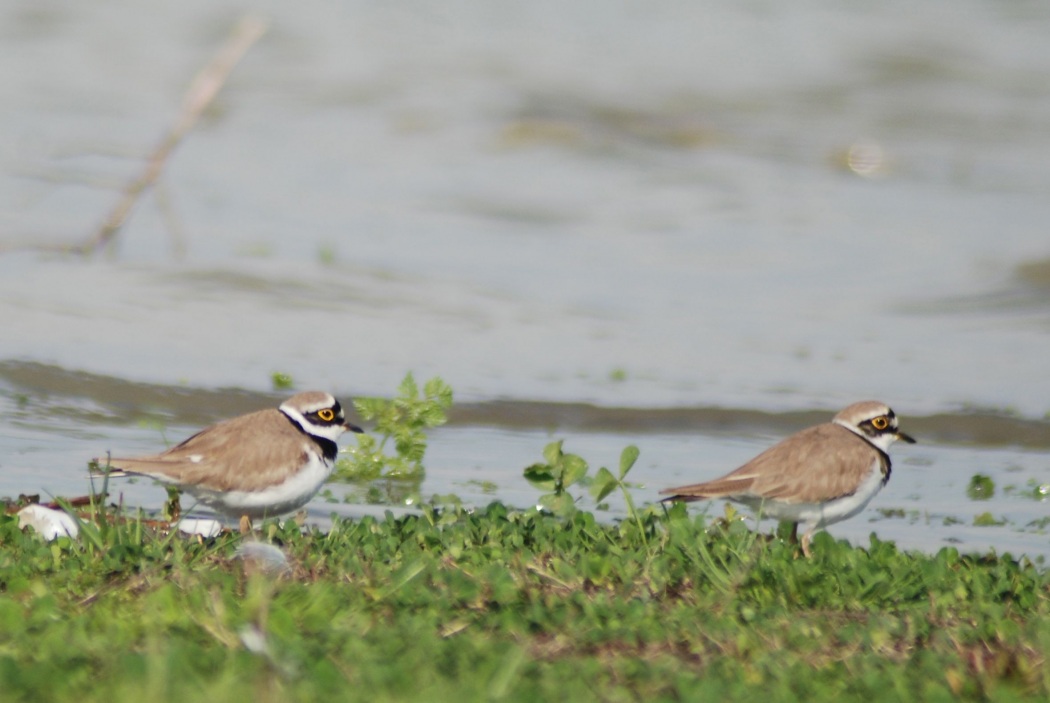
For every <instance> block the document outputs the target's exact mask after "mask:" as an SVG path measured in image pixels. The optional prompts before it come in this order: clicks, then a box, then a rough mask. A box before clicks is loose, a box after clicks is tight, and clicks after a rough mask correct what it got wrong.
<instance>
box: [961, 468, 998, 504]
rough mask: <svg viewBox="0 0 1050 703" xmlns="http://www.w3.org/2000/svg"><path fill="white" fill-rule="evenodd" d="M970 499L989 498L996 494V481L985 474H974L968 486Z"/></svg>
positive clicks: (967, 490) (967, 492)
mask: <svg viewBox="0 0 1050 703" xmlns="http://www.w3.org/2000/svg"><path fill="white" fill-rule="evenodd" d="M966 495H967V496H969V498H970V500H988V499H989V498H991V497H992V496H994V495H995V481H993V480H992V479H991V477H989V476H985V475H984V474H974V475H973V477H972V478H971V479H970V485H968V486H967V487H966Z"/></svg>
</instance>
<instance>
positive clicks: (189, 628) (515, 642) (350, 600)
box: [0, 504, 1050, 703]
mask: <svg viewBox="0 0 1050 703" xmlns="http://www.w3.org/2000/svg"><path fill="white" fill-rule="evenodd" d="M87 528H88V531H89V534H88V535H86V536H85V537H82V538H81V539H80V540H78V541H71V540H69V539H66V538H62V539H60V540H58V541H56V542H54V543H52V544H46V543H44V542H42V541H41V540H39V539H38V538H37V537H36V536H35V535H32V534H31V533H30V534H25V533H23V532H21V531H20V530H19V529H18V527H17V522H16V520H15V518H13V517H12V516H0V700H3V701H37V700H48V701H78V702H81V703H82V702H86V701H117V702H120V701H142V700H148V701H150V702H151V703H154V702H157V701H167V700H207V701H216V702H221V701H233V700H237V701H241V700H261V701H285V700H326V701H328V700H339V701H342V700H348V701H352V700H362V701H417V700H418V701H445V700H450V701H489V700H493V701H495V700H506V701H537V700H541V701H543V700H612V701H618V700H644V701H664V700H666V701H679V700H696V701H716V700H717V701H721V700H734V699H740V700H753V699H755V698H756V697H758V698H759V700H761V701H762V702H763V703H773V702H775V701H795V700H807V701H808V700H836V701H873V700H909V701H910V700H944V701H950V700H959V699H964V700H995V701H1012V700H1046V699H1047V698H1048V697H1050V667H1048V666H1046V662H1045V659H1046V656H1047V653H1048V651H1050V617H1048V615H1050V612H1048V611H1050V578H1048V576H1047V574H1046V573H1045V572H1043V571H1040V570H1038V569H1036V568H1034V567H1032V566H1031V565H1028V564H1026V563H1017V562H1015V561H1013V560H1011V559H1010V558H1008V557H996V556H984V557H971V556H961V555H959V554H958V552H956V551H955V550H953V549H944V550H942V551H941V552H939V553H938V554H936V555H934V556H928V555H923V554H918V553H904V552H900V551H898V550H897V549H896V547H895V546H894V545H893V544H892V543H888V542H881V541H879V540H878V539H877V538H875V537H874V536H873V537H872V538H871V543H870V546H869V547H867V548H865V549H858V548H853V547H851V546H850V545H849V544H848V543H846V542H836V541H834V540H833V539H832V538H831V537H830V536H829V535H827V534H826V533H821V534H818V535H817V537H816V538H815V539H814V542H813V551H814V557H813V558H812V559H803V558H798V557H797V555H796V549H794V548H793V547H792V546H791V545H788V544H785V543H783V542H780V541H768V540H767V539H766V538H764V537H762V536H757V535H755V534H754V533H752V532H749V531H748V530H747V529H746V527H745V525H744V524H743V523H740V522H736V521H734V522H730V523H728V527H718V526H715V527H712V526H710V525H705V524H704V522H703V520H702V518H694V517H690V516H689V515H688V514H687V513H686V512H685V510H684V508H683V507H682V506H677V507H675V508H673V509H671V510H670V511H669V512H667V513H666V514H665V513H662V512H660V511H658V510H647V511H643V512H641V513H638V514H637V516H636V519H634V518H632V519H630V520H627V521H624V522H623V523H620V524H617V525H609V524H603V523H599V522H597V521H596V519H595V517H594V516H593V515H592V514H590V513H587V512H583V511H577V512H575V513H574V514H573V515H571V516H570V517H569V518H567V519H560V518H558V517H555V516H552V515H546V514H542V513H538V512H536V511H534V510H529V511H515V510H511V509H508V508H506V507H504V506H502V505H500V504H493V505H491V506H489V507H487V508H485V509H483V510H479V511H476V512H469V511H465V510H462V509H449V510H446V511H427V512H425V513H423V514H421V515H413V516H408V517H403V518H396V519H395V518H393V517H390V516H388V517H387V518H386V519H382V520H375V519H371V518H365V519H362V520H354V521H337V522H336V523H335V524H334V525H333V526H332V528H331V530H330V531H328V532H327V533H321V532H319V531H307V532H305V533H301V532H300V531H299V529H298V528H297V527H295V526H294V523H291V522H289V524H288V525H286V526H285V527H279V526H278V525H277V524H276V523H266V524H265V525H263V527H262V535H261V537H262V539H264V540H265V541H268V542H270V543H272V544H275V545H277V546H279V547H281V549H283V550H284V552H285V554H286V555H287V556H288V559H289V568H288V569H287V570H286V571H284V572H282V573H279V574H274V573H267V572H266V571H265V570H263V569H261V568H260V567H258V566H256V565H254V564H253V563H251V562H245V561H242V560H241V559H240V558H238V557H237V556H236V549H237V547H238V546H239V545H240V544H241V543H242V541H243V539H244V538H242V537H241V536H240V535H234V534H231V535H224V536H222V537H220V538H218V539H216V540H213V541H207V542H203V543H201V542H198V541H196V540H193V539H187V538H183V537H179V536H175V537H172V536H163V535H158V534H156V533H154V532H153V531H152V530H150V529H148V528H147V527H145V526H144V525H142V524H141V523H139V522H137V521H134V520H133V521H130V522H128V523H124V524H118V525H116V526H114V525H111V524H109V523H107V522H105V521H102V522H98V523H93V524H88V525H87Z"/></svg>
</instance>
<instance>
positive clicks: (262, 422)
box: [95, 391, 362, 528]
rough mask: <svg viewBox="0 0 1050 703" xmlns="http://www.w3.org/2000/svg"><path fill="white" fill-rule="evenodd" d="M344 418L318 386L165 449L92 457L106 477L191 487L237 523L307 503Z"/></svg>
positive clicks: (345, 425)
mask: <svg viewBox="0 0 1050 703" xmlns="http://www.w3.org/2000/svg"><path fill="white" fill-rule="evenodd" d="M346 431H350V432H361V431H362V430H361V428H360V427H356V426H355V425H352V424H350V423H349V422H347V421H346V417H345V416H344V414H343V408H342V407H341V406H340V405H339V401H337V400H336V399H335V398H333V397H332V396H331V395H330V394H328V393H325V392H322V391H307V392H304V393H298V394H296V395H294V396H292V397H291V398H289V399H288V400H286V401H284V402H283V403H281V405H280V407H277V408H269V409H267V410H259V411H257V412H254V413H249V414H248V415H241V416H239V417H235V418H231V419H229V420H223V421H222V422H219V423H217V424H215V425H212V426H210V427H207V428H205V429H203V430H201V431H200V432H198V433H197V434H195V435H193V436H192V437H190V438H189V439H186V440H185V441H183V442H182V443H180V444H177V445H175V446H174V447H172V448H171V449H168V450H167V451H164V452H161V453H160V454H153V455H150V456H140V457H133V458H109V457H101V458H98V459H95V461H96V462H97V463H98V465H99V466H100V467H101V469H102V471H103V472H108V474H109V476H124V475H138V476H148V477H149V478H153V479H156V480H157V481H160V482H162V483H167V484H171V485H175V486H177V487H179V488H180V489H183V490H186V491H188V492H189V493H190V494H192V495H193V496H195V497H196V498H197V499H198V500H200V501H201V502H202V503H204V504H206V505H209V506H211V507H212V508H214V509H215V510H216V511H218V512H220V513H223V514H226V515H228V516H231V517H235V518H240V519H241V526H242V528H244V527H245V526H246V525H250V522H249V521H250V520H251V519H252V518H261V517H264V516H272V515H281V514H283V513H288V512H291V511H293V510H296V509H297V508H299V507H301V506H303V505H305V504H306V502H307V501H309V500H310V498H312V497H313V495H314V494H315V493H316V492H317V491H318V490H319V489H320V488H321V485H322V484H324V482H325V481H326V480H327V479H328V477H329V476H330V475H331V473H332V469H333V467H334V465H335V457H336V453H337V451H338V447H337V446H336V440H337V439H339V437H340V435H342V434H343V432H346Z"/></svg>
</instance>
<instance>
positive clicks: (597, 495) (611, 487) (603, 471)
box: [591, 444, 645, 540]
mask: <svg viewBox="0 0 1050 703" xmlns="http://www.w3.org/2000/svg"><path fill="white" fill-rule="evenodd" d="M640 453H641V452H640V451H639V449H638V447H636V446H634V445H633V444H631V445H628V446H626V447H624V449H623V451H622V452H620V472H619V475H618V476H613V473H612V471H609V469H607V468H605V467H604V466H603V467H602V468H600V469H598V473H597V474H595V476H594V480H593V481H592V482H591V495H592V496H594V500H595V501H596V502H598V503H600V502H602V501H603V500H605V498H606V497H607V496H608V495H609V494H610V493H612V492H613V491H615V490H616V489H617V488H619V489H620V491H621V492H622V493H623V500H624V502H625V503H626V504H627V514H628V515H630V516H631V519H632V520H634V522H635V524H637V525H638V529H639V530H641V531H642V537H643V540H644V538H645V525H644V524H643V523H642V517H641V515H639V514H638V511H637V510H636V509H635V507H634V500H633V499H632V498H631V492H630V491H629V490H627V483H626V482H625V481H624V479H625V478H626V477H627V473H628V472H629V471H630V470H631V467H633V466H634V462H636V461H638V455H639V454H640Z"/></svg>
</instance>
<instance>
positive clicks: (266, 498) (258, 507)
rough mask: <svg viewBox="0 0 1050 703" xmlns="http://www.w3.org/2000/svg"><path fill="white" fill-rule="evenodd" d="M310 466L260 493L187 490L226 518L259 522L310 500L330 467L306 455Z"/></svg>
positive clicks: (290, 510)
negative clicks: (240, 518) (244, 518)
mask: <svg viewBox="0 0 1050 703" xmlns="http://www.w3.org/2000/svg"><path fill="white" fill-rule="evenodd" d="M309 455H310V462H309V463H308V464H307V465H306V466H304V467H303V468H302V469H301V470H300V471H299V472H298V473H295V474H293V475H291V476H289V477H288V479H286V480H285V481H284V482H283V483H278V484H276V485H273V486H270V487H269V488H265V489H263V490H261V491H226V492H223V491H212V490H208V489H206V488H192V487H187V490H188V491H189V492H190V493H192V494H193V495H194V496H196V497H197V498H198V499H199V500H200V501H201V502H202V503H204V504H206V505H209V506H211V507H212V508H214V509H215V510H217V511H219V512H221V513H225V514H226V515H229V516H230V517H236V518H239V517H241V516H242V515H247V516H248V517H250V518H253V519H254V518H263V517H270V516H274V515H283V514H284V513H290V512H292V511H293V510H296V509H298V508H301V507H302V506H304V505H306V503H308V502H309V501H310V499H311V498H313V497H314V494H316V493H317V491H318V490H320V488H321V486H323V485H324V482H325V481H327V480H328V477H329V476H331V475H332V468H333V464H331V463H329V462H327V461H325V460H324V457H322V456H319V455H317V454H315V453H313V452H309Z"/></svg>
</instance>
